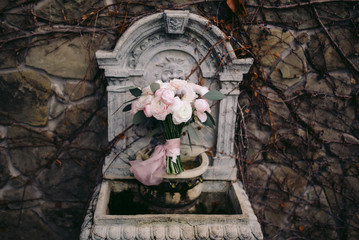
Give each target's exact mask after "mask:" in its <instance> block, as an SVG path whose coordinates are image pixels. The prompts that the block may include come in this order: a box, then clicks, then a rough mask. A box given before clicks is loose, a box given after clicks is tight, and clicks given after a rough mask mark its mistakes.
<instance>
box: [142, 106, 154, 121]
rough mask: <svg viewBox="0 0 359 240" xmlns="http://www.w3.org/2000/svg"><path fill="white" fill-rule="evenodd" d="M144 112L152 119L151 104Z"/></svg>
mask: <svg viewBox="0 0 359 240" xmlns="http://www.w3.org/2000/svg"><path fill="white" fill-rule="evenodd" d="M143 112H144V113H145V115H146V117H148V118H150V117H152V115H153V114H152V106H151V104H147V105H146V106H145V108H144V109H143Z"/></svg>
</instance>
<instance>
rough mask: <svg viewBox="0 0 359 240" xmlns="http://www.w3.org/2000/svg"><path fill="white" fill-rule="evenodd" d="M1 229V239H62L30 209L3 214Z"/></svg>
mask: <svg viewBox="0 0 359 240" xmlns="http://www.w3.org/2000/svg"><path fill="white" fill-rule="evenodd" d="M0 229H1V234H0V235H1V238H2V239H7V240H19V239H30V238H31V239H36V240H48V239H53V240H61V239H62V238H61V237H60V236H58V235H57V234H56V233H55V232H54V230H53V229H51V228H50V227H49V226H48V225H46V224H45V223H44V222H43V220H41V218H40V217H39V216H38V215H37V214H36V213H34V212H33V211H31V210H28V209H22V210H13V211H4V212H1V218H0Z"/></svg>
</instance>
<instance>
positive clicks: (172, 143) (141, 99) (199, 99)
mask: <svg viewBox="0 0 359 240" xmlns="http://www.w3.org/2000/svg"><path fill="white" fill-rule="evenodd" d="M129 90H130V92H131V94H132V95H133V96H135V99H133V100H131V101H132V104H130V105H128V106H126V107H125V108H124V111H129V110H130V111H131V113H132V114H133V116H134V117H133V122H134V124H139V123H141V122H142V121H144V120H146V119H148V118H154V119H155V120H156V121H159V122H160V126H161V128H162V129H163V131H164V136H165V138H166V144H165V145H163V146H158V147H156V148H155V150H154V152H153V154H152V156H151V158H150V159H148V160H146V161H142V162H139V161H132V162H131V171H132V172H133V173H134V174H135V177H136V178H137V179H139V180H140V181H141V179H142V178H143V177H141V176H138V175H146V176H145V177H144V178H145V179H146V180H144V181H143V182H147V183H148V181H147V180H149V181H150V182H151V181H152V180H153V179H155V180H154V181H152V182H154V183H157V182H158V180H157V178H160V179H161V177H160V176H159V174H158V173H157V174H155V172H156V171H157V170H160V171H162V170H164V169H165V172H167V174H179V173H181V172H182V171H184V169H183V166H182V163H181V158H180V137H181V135H182V131H183V128H184V127H185V126H188V128H187V131H188V137H189V140H190V143H191V138H193V139H198V136H197V134H196V132H195V130H194V128H193V127H192V126H191V124H190V123H192V122H200V123H202V124H204V125H207V126H209V127H213V126H214V125H215V122H214V119H213V117H212V116H211V114H210V113H211V109H210V106H209V104H208V101H207V100H220V99H223V98H224V97H225V95H223V94H222V93H220V92H219V91H216V90H211V91H209V90H208V88H207V87H204V86H200V85H197V84H194V83H191V82H187V81H185V80H180V79H174V80H171V81H170V82H166V83H164V82H162V81H160V80H159V81H156V82H154V83H152V84H151V85H150V86H147V87H145V88H143V89H139V88H135V87H131V88H130V89H129ZM158 156H159V157H158ZM163 158H165V159H166V160H165V161H164V162H165V164H164V163H163V162H162V159H163ZM145 162H147V163H145ZM155 163H156V164H155ZM149 164H150V165H149ZM152 170H153V171H152ZM143 171H144V172H147V173H143ZM151 171H152V172H151ZM148 172H150V173H148ZM142 180H143V179H142ZM141 182H142V181H141ZM146 185H157V184H146Z"/></svg>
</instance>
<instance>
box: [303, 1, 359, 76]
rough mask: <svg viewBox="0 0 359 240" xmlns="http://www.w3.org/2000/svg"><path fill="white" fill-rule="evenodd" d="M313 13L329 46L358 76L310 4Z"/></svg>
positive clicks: (357, 70) (351, 63) (358, 72)
mask: <svg viewBox="0 0 359 240" xmlns="http://www.w3.org/2000/svg"><path fill="white" fill-rule="evenodd" d="M309 3H312V2H311V1H309ZM311 6H312V9H313V12H314V14H315V19H316V20H317V22H318V23H319V25H320V26H321V27H322V28H323V30H324V31H325V33H326V35H327V37H328V38H329V40H330V42H331V44H332V45H333V47H334V49H335V50H336V51H337V52H338V53H339V55H340V57H341V58H342V60H343V61H344V62H345V63H346V64H348V66H349V67H350V68H351V70H352V71H354V72H355V73H356V74H359V69H358V68H357V67H356V66H355V65H354V64H353V62H352V61H350V59H348V58H347V57H346V56H345V54H344V53H343V51H342V49H341V48H340V47H339V45H338V44H337V43H336V42H335V40H334V39H333V37H332V35H330V33H329V31H328V29H327V28H326V27H325V25H324V24H323V22H322V20H320V17H319V14H318V11H317V9H316V7H315V6H314V5H313V4H311Z"/></svg>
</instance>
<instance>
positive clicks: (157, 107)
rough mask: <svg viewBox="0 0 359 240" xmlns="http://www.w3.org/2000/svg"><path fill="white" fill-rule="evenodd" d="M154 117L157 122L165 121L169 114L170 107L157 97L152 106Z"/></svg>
mask: <svg viewBox="0 0 359 240" xmlns="http://www.w3.org/2000/svg"><path fill="white" fill-rule="evenodd" d="M150 108H151V110H149V111H151V113H152V116H153V117H155V118H156V119H157V120H161V121H163V120H165V119H166V116H167V114H168V106H167V105H166V104H164V103H163V102H162V101H161V98H160V97H155V98H154V99H153V100H152V101H151V105H150Z"/></svg>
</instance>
